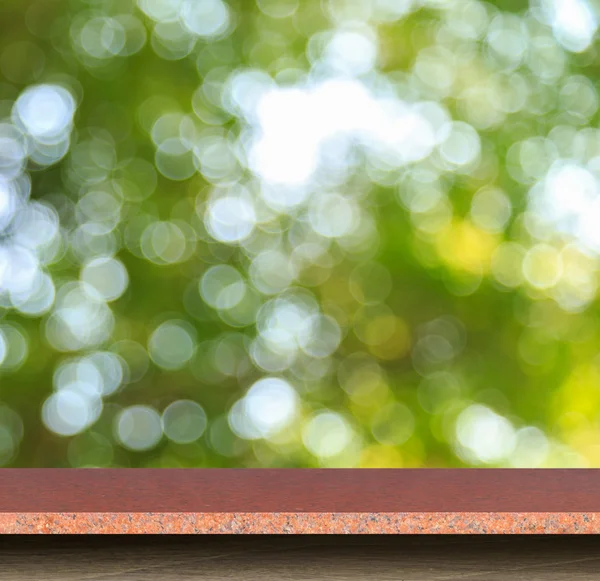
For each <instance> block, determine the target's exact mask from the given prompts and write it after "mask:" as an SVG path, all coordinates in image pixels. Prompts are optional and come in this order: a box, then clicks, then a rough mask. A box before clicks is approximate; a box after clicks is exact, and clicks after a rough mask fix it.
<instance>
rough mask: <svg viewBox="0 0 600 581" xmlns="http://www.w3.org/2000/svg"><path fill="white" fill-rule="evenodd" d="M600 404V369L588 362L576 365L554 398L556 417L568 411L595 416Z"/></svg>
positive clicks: (553, 406)
mask: <svg viewBox="0 0 600 581" xmlns="http://www.w3.org/2000/svg"><path fill="white" fill-rule="evenodd" d="M599 406H600V369H598V367H597V366H596V365H593V364H586V365H580V366H578V367H576V368H575V369H574V370H573V372H572V373H571V375H570V376H569V377H568V378H567V379H566V381H565V382H564V383H563V385H562V386H561V387H560V389H559V390H558V391H557V392H556V393H555V394H554V397H553V399H552V411H553V414H554V417H555V418H557V419H558V418H560V417H561V416H563V414H565V413H567V412H571V413H576V414H581V415H582V416H584V417H586V418H588V419H589V418H593V417H595V416H596V414H598V410H599V409H600V408H599Z"/></svg>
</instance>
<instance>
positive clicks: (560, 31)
mask: <svg viewBox="0 0 600 581" xmlns="http://www.w3.org/2000/svg"><path fill="white" fill-rule="evenodd" d="M544 8H545V10H546V12H547V13H548V15H549V17H550V22H551V25H552V31H553V32H554V36H555V37H556V40H558V42H560V44H562V45H563V46H564V47H565V48H566V49H567V50H570V51H572V52H583V51H584V50H586V49H587V48H588V47H589V46H590V45H591V44H592V42H593V40H594V35H595V34H596V30H597V29H598V20H597V19H596V16H595V14H594V12H593V11H592V8H591V6H590V4H589V2H588V1H587V0H546V1H545V2H544Z"/></svg>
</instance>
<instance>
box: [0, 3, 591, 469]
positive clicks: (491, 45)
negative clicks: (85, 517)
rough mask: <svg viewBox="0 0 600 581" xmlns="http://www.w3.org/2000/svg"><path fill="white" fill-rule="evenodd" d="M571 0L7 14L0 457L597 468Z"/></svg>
mask: <svg viewBox="0 0 600 581" xmlns="http://www.w3.org/2000/svg"><path fill="white" fill-rule="evenodd" d="M599 10H600V5H599V4H598V3H597V2H595V1H592V0H570V1H567V0H530V2H529V3H527V2H525V1H519V2H517V1H509V0H503V1H502V2H500V1H498V2H496V3H489V2H481V1H479V0H361V1H354V0H322V1H316V0H306V1H300V0H255V1H242V0H137V2H136V1H134V0H109V1H106V0H31V1H29V0H28V1H22V0H4V1H3V3H2V6H1V7H0V31H1V34H0V465H2V466H27V467H29V466H31V467H50V466H56V467H61V466H65V467H68V466H72V467H108V466H116V467H119V466H133V467H137V466H158V467H201V466H206V467H220V466H232V467H316V466H325V467H434V466H435V467H451V466H504V467H592V466H599V465H600V430H599V426H600V359H599V357H598V355H599V354H600V336H599V329H598V325H597V320H598V306H599V303H598V300H597V295H598V282H599V281H598V273H599V268H600V262H599V253H600V227H599V224H600V182H599V180H600V131H599V130H598V129H597V120H598V92H597V75H598V70H599V69H598V67H599V64H600V56H599V54H598V42H597V28H598V16H599V15H600V11H599Z"/></svg>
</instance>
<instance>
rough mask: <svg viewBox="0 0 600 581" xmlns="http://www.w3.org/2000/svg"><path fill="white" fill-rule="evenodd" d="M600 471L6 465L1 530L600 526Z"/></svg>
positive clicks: (546, 529)
mask: <svg viewBox="0 0 600 581" xmlns="http://www.w3.org/2000/svg"><path fill="white" fill-rule="evenodd" d="M598 490H600V470H597V469H567V470H563V469H548V470H547V469H533V470H528V469H399V470H378V469H373V470H365V469H363V470H351V469H350V470H345V469H335V470H321V469H310V470H296V469H274V470H272V469H106V470H105V469H69V468H67V469H1V470H0V533H5V534H24V533H26V534H27V533H29V534H36V533H55V534H61V533H86V534H87V533H108V534H123V533H135V534H146V533H167V534H168V533H171V534H223V533H226V534H227V533H236V534H262V533H266V534H282V533H291V534H323V533H332V534H344V533H348V534H363V533H371V534H372V533H376V534H457V533H466V534H481V533H484V534H497V533H500V534H503V533H508V534H523V533H531V534H540V533H546V534H573V533H600V494H599V493H598Z"/></svg>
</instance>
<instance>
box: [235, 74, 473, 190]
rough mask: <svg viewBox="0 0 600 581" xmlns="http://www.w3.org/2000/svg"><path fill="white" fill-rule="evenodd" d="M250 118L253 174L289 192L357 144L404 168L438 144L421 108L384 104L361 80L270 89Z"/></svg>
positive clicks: (392, 102) (395, 101) (386, 100)
mask: <svg viewBox="0 0 600 581" xmlns="http://www.w3.org/2000/svg"><path fill="white" fill-rule="evenodd" d="M245 114H246V116H247V118H248V119H249V120H252V121H256V127H255V138H254V140H253V141H252V142H251V144H250V151H249V164H250V168H251V169H252V170H253V171H254V172H255V173H256V174H258V175H259V176H260V177H261V178H262V180H263V181H265V182H267V183H272V184H280V185H287V186H302V185H305V184H307V183H308V182H310V180H311V179H312V178H313V176H314V174H315V172H316V171H317V170H318V169H319V167H320V165H321V163H322V162H323V158H324V157H326V158H327V159H331V160H337V161H336V162H335V163H338V164H339V160H340V158H341V159H342V160H343V159H344V155H345V154H344V152H345V151H347V150H348V149H349V148H350V146H351V145H353V144H355V143H357V142H358V143H360V144H362V145H363V146H364V147H368V148H369V149H370V150H371V151H373V155H375V156H377V157H382V158H383V159H384V160H385V162H386V163H387V164H388V165H390V164H391V165H392V166H393V167H401V166H403V165H405V164H407V163H410V162H412V161H417V160H419V159H423V158H424V157H426V156H427V155H429V153H431V150H432V149H433V147H434V146H435V144H436V139H437V138H436V131H435V130H434V128H433V127H432V125H431V123H430V121H429V120H428V119H427V118H426V117H425V116H424V115H423V114H422V112H420V111H419V109H418V108H417V107H414V108H411V107H409V106H408V105H407V104H405V103H404V102H402V101H400V100H398V99H390V98H387V97H386V98H379V97H377V96H376V95H375V94H374V93H373V92H372V91H370V90H369V89H367V87H366V86H365V85H364V84H363V83H362V82H360V81H359V80H356V79H329V80H326V81H323V82H319V83H317V84H316V85H314V86H309V87H295V88H270V89H267V90H264V91H262V92H261V94H260V95H259V97H258V101H257V104H256V109H255V110H252V111H250V112H248V111H246V112H245ZM471 141H472V140H471ZM471 141H469V142H468V143H467V144H466V146H467V148H468V149H472V147H471V145H472V144H471ZM333 149H335V151H334V150H333ZM325 153H326V154H327V155H326V156H325ZM467 153H468V154H470V152H467Z"/></svg>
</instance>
